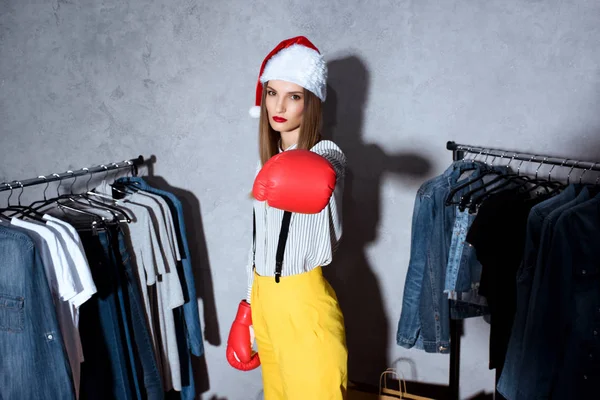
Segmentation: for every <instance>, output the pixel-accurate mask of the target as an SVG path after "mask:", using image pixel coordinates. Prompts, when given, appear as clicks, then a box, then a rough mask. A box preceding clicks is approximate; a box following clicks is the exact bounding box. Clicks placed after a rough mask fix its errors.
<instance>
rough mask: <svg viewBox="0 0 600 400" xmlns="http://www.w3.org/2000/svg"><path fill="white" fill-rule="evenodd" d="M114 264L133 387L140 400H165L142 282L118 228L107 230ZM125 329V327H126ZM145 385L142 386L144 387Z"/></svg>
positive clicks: (121, 232)
mask: <svg viewBox="0 0 600 400" xmlns="http://www.w3.org/2000/svg"><path fill="white" fill-rule="evenodd" d="M108 233H109V238H110V243H103V244H104V245H108V246H109V247H110V250H112V253H113V257H114V262H115V265H116V266H117V272H119V273H120V274H119V275H120V282H121V287H122V288H123V289H124V290H122V295H123V296H122V297H123V300H124V301H123V303H122V307H123V311H122V312H121V316H122V320H123V321H124V322H125V323H126V324H127V325H129V330H126V331H125V333H126V339H127V344H128V349H129V362H130V365H132V366H133V368H132V373H133V374H134V376H135V378H134V379H133V381H134V386H136V387H137V393H138V398H140V399H145V400H153V399H157V400H158V399H163V398H164V390H163V386H162V381H161V377H160V375H159V373H158V366H157V360H156V358H155V354H154V350H153V346H152V339H151V337H150V330H149V327H148V325H147V321H146V318H145V317H144V306H143V305H142V295H141V293H140V290H139V287H138V285H139V280H138V277H137V276H136V273H135V272H134V270H133V266H132V265H131V259H130V256H129V250H128V249H127V244H126V240H125V237H124V234H123V231H122V230H121V229H120V228H119V227H114V228H112V229H110V230H108ZM125 326H126V325H125ZM142 382H143V384H142Z"/></svg>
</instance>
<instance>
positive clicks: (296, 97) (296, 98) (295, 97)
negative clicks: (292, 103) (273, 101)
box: [292, 94, 300, 100]
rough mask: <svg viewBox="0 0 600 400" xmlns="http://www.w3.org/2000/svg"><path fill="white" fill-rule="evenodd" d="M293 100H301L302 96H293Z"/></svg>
mask: <svg viewBox="0 0 600 400" xmlns="http://www.w3.org/2000/svg"><path fill="white" fill-rule="evenodd" d="M292 100H300V96H298V95H297V94H293V95H292Z"/></svg>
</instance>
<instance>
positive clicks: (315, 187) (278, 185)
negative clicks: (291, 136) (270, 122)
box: [252, 150, 336, 214]
mask: <svg viewBox="0 0 600 400" xmlns="http://www.w3.org/2000/svg"><path fill="white" fill-rule="evenodd" d="M335 179H336V173H335V170H334V169H333V166H332V165H331V163H330V162H329V161H327V160H326V159H325V158H324V157H322V156H320V155H318V154H317V153H314V152H312V151H309V150H287V151H284V152H281V153H279V154H276V155H275V156H273V157H271V158H270V159H269V160H268V161H267V162H266V163H265V165H264V166H263V167H262V169H261V170H260V171H259V173H258V175H257V176H256V179H255V180H254V187H253V188H252V193H253V194H254V198H255V199H257V200H258V201H265V200H266V201H267V203H268V204H269V206H271V207H275V208H279V209H281V210H284V211H291V212H297V213H303V214H317V213H319V212H321V211H322V210H323V209H324V208H325V207H326V206H327V204H328V202H329V199H330V198H331V195H332V194H333V190H334V189H335Z"/></svg>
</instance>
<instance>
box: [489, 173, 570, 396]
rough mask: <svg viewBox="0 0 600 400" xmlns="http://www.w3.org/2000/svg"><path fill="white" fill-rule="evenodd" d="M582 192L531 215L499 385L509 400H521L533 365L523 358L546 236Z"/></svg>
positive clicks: (553, 201) (565, 194)
mask: <svg viewBox="0 0 600 400" xmlns="http://www.w3.org/2000/svg"><path fill="white" fill-rule="evenodd" d="M580 190H581V186H580V185H574V184H573V185H569V186H567V188H566V189H565V190H563V191H562V192H561V193H560V194H558V195H556V196H554V197H552V198H550V199H548V200H546V201H543V202H541V203H539V204H536V205H535V206H534V207H533V208H532V209H531V211H530V213H529V216H528V219H527V233H526V240H525V249H524V254H523V262H522V264H521V266H520V268H519V271H518V273H517V310H516V314H515V319H514V323H513V328H512V332H511V337H510V341H509V346H508V350H507V354H506V361H505V363H504V368H503V371H502V375H501V377H500V380H499V381H498V391H499V392H500V393H501V394H502V395H503V396H504V397H506V398H507V399H516V398H517V382H518V379H519V376H520V375H521V368H527V365H528V363H529V361H526V360H525V359H524V358H523V337H524V334H525V324H526V321H527V312H528V308H529V298H530V292H531V286H532V284H533V276H534V271H535V265H536V260H537V258H538V250H539V248H540V247H539V246H540V240H541V237H542V232H543V230H544V227H546V228H547V227H548V226H550V229H552V227H553V225H554V222H553V221H554V219H555V217H556V216H558V215H560V213H561V212H562V210H564V209H565V208H562V206H565V205H566V208H567V209H568V208H569V207H570V206H571V204H570V202H571V201H572V200H575V198H576V196H577V194H578V193H579V191H580ZM554 210H558V212H557V213H555V214H554V215H553V218H551V219H550V220H549V221H548V222H545V220H546V218H547V217H548V216H549V215H550V213H551V212H552V211H554ZM544 224H545V225H544ZM522 363H524V365H522Z"/></svg>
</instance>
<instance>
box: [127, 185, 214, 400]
mask: <svg viewBox="0 0 600 400" xmlns="http://www.w3.org/2000/svg"><path fill="white" fill-rule="evenodd" d="M118 181H119V182H130V183H133V184H135V185H136V186H137V187H139V188H140V189H141V190H144V191H147V192H149V193H154V194H157V195H159V196H161V197H162V198H163V199H165V201H166V202H167V204H168V205H169V208H170V209H171V213H172V215H173V222H174V224H175V229H176V230H177V233H178V235H177V239H178V242H179V245H180V247H181V251H180V253H181V263H180V264H179V263H178V266H177V267H178V268H180V269H179V270H178V272H179V276H180V277H183V279H182V282H181V286H182V288H183V292H184V298H185V304H184V305H183V310H180V309H175V310H174V312H175V321H176V326H175V328H176V333H177V337H178V347H179V358H180V364H181V369H182V371H181V377H182V378H181V379H182V390H181V397H182V399H184V400H193V399H194V397H195V395H196V390H195V383H194V373H193V370H192V360H191V357H190V354H189V353H190V352H191V353H192V354H193V355H195V356H198V357H200V356H202V355H203V354H204V343H203V340H202V329H201V325H200V315H199V312H198V300H197V296H196V285H195V281H194V272H193V269H192V262H191V256H190V250H189V245H188V241H187V234H186V228H185V222H184V215H183V206H182V204H181V201H180V200H179V199H178V198H177V196H175V195H174V194H173V193H170V192H167V191H164V190H159V189H156V188H153V187H152V186H150V185H149V184H148V183H147V182H146V181H145V180H143V179H142V178H137V177H133V178H120V179H118ZM185 343H187V345H185Z"/></svg>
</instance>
